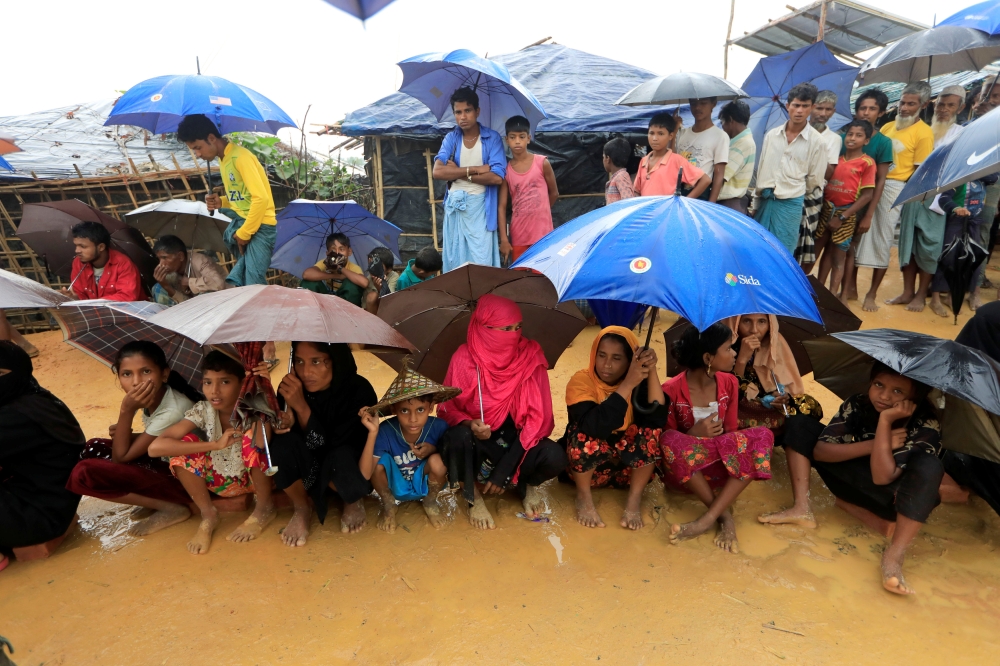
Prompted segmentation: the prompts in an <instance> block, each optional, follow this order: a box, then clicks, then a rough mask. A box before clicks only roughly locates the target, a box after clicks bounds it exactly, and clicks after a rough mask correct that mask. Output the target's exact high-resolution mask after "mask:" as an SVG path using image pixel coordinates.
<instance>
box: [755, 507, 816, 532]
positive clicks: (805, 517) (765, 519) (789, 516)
mask: <svg viewBox="0 0 1000 666" xmlns="http://www.w3.org/2000/svg"><path fill="white" fill-rule="evenodd" d="M757 522H758V523H764V524H765V525H798V526H799V527H808V528H809V529H816V518H815V516H813V514H812V511H810V510H809V509H808V508H805V509H803V508H801V507H796V506H793V507H792V508H790V509H785V510H784V511H776V512H774V513H764V514H761V515H759V516H757Z"/></svg>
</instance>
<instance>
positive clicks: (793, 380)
mask: <svg viewBox="0 0 1000 666" xmlns="http://www.w3.org/2000/svg"><path fill="white" fill-rule="evenodd" d="M745 316H746V315H741V316H739V317H729V318H728V319H726V320H725V322H724V323H725V324H726V325H728V326H729V328H731V329H732V331H733V341H734V342H735V340H736V339H737V338H738V337H739V325H740V319H742V318H743V317H745ZM767 320H768V324H769V327H768V333H767V336H766V337H765V338H764V339H763V340H761V341H760V349H758V350H757V354H756V355H755V356H754V359H753V369H754V371H755V372H756V373H757V379H759V380H760V383H761V385H762V386H763V387H764V390H765V391H767V392H768V393H770V392H772V391H774V390H775V389H777V388H778V387H777V386H775V385H774V380H773V379H771V373H772V372H773V373H774V376H775V377H777V378H778V381H779V382H781V383H782V384H783V385H784V386H785V390H786V391H787V392H788V393H791V394H792V395H802V394H803V393H805V392H806V389H805V385H804V384H803V383H802V375H800V374H799V366H798V364H797V363H796V362H795V356H793V355H792V348H791V347H789V346H788V342H787V341H786V340H785V338H784V337H783V336H782V335H781V333H779V332H778V318H777V317H775V316H774V315H772V314H769V315H767Z"/></svg>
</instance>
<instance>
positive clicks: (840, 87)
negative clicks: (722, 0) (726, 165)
mask: <svg viewBox="0 0 1000 666" xmlns="http://www.w3.org/2000/svg"><path fill="white" fill-rule="evenodd" d="M857 75H858V68H857V67H851V66H850V65H847V64H845V63H843V62H841V61H840V60H837V58H836V57H834V55H833V54H832V53H830V50H829V49H828V48H826V44H824V43H823V42H816V43H815V44H810V45H809V46H805V47H803V48H801V49H798V50H796V51H791V52H789V53H782V54H781V55H775V56H769V57H767V58H761V59H760V60H759V61H758V62H757V66H756V67H754V70H753V71H752V72H750V76H748V77H747V80H746V81H744V82H743V85H742V86H741V88H742V89H743V91H744V92H746V94H747V95H749V96H750V99H748V100H745V101H746V102H747V104H748V105H749V106H750V114H751V115H750V124H749V127H750V131H751V133H752V134H753V140H754V142H755V143H756V144H757V156H758V157H759V156H760V146H762V145H763V143H764V135H765V134H767V132H769V131H770V130H772V129H774V128H775V127H779V126H781V125H782V124H784V123H785V122H786V121H787V120H788V111H787V110H786V108H785V100H786V99H787V97H788V91H789V90H791V89H792V88H794V87H795V86H796V85H798V84H800V83H812V84H813V85H815V86H816V87H817V88H819V89H820V90H832V91H833V92H835V93H837V110H836V113H834V115H833V117H832V118H830V120H829V121H828V122H827V126H828V127H829V128H830V129H831V130H834V131H835V130H838V129H840V128H841V127H843V126H844V125H846V124H847V123H849V122H851V118H853V117H854V116H853V113H852V112H851V89H852V87H853V86H854V79H855V78H856V77H857Z"/></svg>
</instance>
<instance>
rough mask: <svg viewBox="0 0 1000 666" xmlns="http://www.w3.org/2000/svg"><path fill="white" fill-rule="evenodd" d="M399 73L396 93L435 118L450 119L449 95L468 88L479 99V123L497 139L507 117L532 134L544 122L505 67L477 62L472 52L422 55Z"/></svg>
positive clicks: (541, 113) (538, 108)
mask: <svg viewBox="0 0 1000 666" xmlns="http://www.w3.org/2000/svg"><path fill="white" fill-rule="evenodd" d="M398 65H399V68H400V69H401V70H403V84H402V85H401V86H400V87H399V92H401V93H406V94H407V95H410V96H411V97H415V98H416V99H418V100H420V101H421V102H423V103H424V104H426V105H427V108H429V109H430V110H431V112H432V113H433V114H434V115H435V117H437V119H438V120H443V119H444V118H445V117H454V116H453V114H452V111H451V101H450V98H451V94H452V93H453V92H455V91H456V90H458V89H459V88H466V87H467V88H472V89H473V90H475V91H476V93H477V94H478V95H479V108H480V112H481V113H480V115H479V122H481V123H482V124H483V125H486V126H487V127H490V128H492V129H494V130H496V131H497V132H499V133H500V134H501V135H503V134H504V133H505V132H504V124H505V123H506V122H507V119H508V118H510V117H511V116H524V117H525V118H527V119H528V123H529V124H530V126H531V129H532V131H534V128H535V127H536V126H537V125H538V123H539V122H540V121H541V120H542V119H543V118H545V110H544V109H543V108H542V104H541V102H539V101H538V100H537V99H535V96H534V95H532V94H531V91H530V90H528V89H527V88H525V87H524V86H523V85H521V83H520V82H518V81H517V80H516V79H515V78H514V77H513V76H511V74H510V72H509V71H508V70H507V68H506V67H505V66H503V65H502V64H500V63H498V62H496V61H494V60H487V59H486V58H480V57H479V56H477V55H476V54H475V53H473V52H472V51H469V50H467V49H458V50H457V51H451V52H450V53H424V54H423V55H418V56H413V57H412V58H407V59H406V60H403V61H402V62H400V63H398Z"/></svg>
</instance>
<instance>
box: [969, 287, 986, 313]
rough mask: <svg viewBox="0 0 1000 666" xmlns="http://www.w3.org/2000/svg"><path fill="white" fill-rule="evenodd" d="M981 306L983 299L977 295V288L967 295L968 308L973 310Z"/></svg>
mask: <svg viewBox="0 0 1000 666" xmlns="http://www.w3.org/2000/svg"><path fill="white" fill-rule="evenodd" d="M982 306H983V299H982V298H980V297H979V290H978V289H976V290H975V291H974V292H972V294H971V295H970V296H969V309H970V310H972V311H973V312H975V311H976V310H978V309H979V308H981V307H982Z"/></svg>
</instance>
